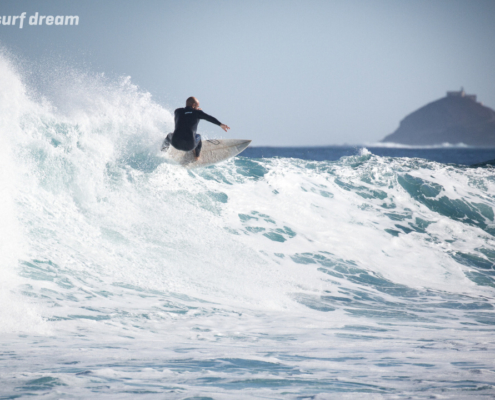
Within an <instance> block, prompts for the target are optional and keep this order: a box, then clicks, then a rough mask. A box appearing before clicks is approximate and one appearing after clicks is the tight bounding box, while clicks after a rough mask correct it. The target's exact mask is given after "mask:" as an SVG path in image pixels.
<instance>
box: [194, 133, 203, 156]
mask: <svg viewBox="0 0 495 400" xmlns="http://www.w3.org/2000/svg"><path fill="white" fill-rule="evenodd" d="M195 139H196V147H195V148H194V155H195V156H196V157H199V154H200V153H201V146H202V145H203V143H202V142H201V135H198V134H197V133H196V138H195Z"/></svg>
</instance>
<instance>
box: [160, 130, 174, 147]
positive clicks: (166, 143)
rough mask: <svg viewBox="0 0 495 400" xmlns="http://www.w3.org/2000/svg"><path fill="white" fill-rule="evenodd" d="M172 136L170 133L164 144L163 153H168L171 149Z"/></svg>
mask: <svg viewBox="0 0 495 400" xmlns="http://www.w3.org/2000/svg"><path fill="white" fill-rule="evenodd" d="M172 136H173V133H169V134H168V135H167V137H166V138H165V140H164V141H163V143H162V151H167V150H168V148H169V147H170V144H171V143H172Z"/></svg>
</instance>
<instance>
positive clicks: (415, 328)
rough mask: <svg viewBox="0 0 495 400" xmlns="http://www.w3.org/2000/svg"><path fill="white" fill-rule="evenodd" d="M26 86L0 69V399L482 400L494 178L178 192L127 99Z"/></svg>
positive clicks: (476, 174)
mask: <svg viewBox="0 0 495 400" xmlns="http://www.w3.org/2000/svg"><path fill="white" fill-rule="evenodd" d="M41 75H42V73H41ZM24 76H25V71H24V72H23V73H20V72H19V70H18V69H17V68H16V67H15V65H14V63H13V62H12V61H11V58H9V57H8V56H7V55H5V54H2V55H1V56H0V85H1V87H2V88H3V90H2V91H0V113H1V115H0V185H1V190H0V220H1V221H2V223H1V224H0V262H1V264H0V268H1V270H0V271H1V274H2V281H1V284H0V300H1V302H0V313H1V315H0V319H1V321H2V324H1V326H0V331H1V332H2V340H1V341H0V359H1V360H2V361H1V363H0V368H1V374H0V376H1V378H0V381H1V383H0V394H1V395H2V396H3V398H15V396H21V397H22V396H28V395H29V396H38V397H41V398H47V399H49V398H62V397H64V398H65V397H67V398H69V397H72V398H88V397H89V396H96V397H98V398H123V399H124V398H129V399H133V398H136V396H137V395H139V396H140V397H142V398H163V396H166V398H171V399H185V398H194V397H201V396H202V397H203V398H214V399H231V398H273V399H275V398H281V397H284V398H310V397H311V396H313V398H321V399H323V398H331V396H332V395H333V396H338V397H339V398H353V399H356V398H371V397H370V396H374V397H373V398H409V397H413V398H428V397H430V396H432V395H435V396H436V395H439V396H442V398H452V399H454V398H459V397H468V396H469V397H470V398H487V397H491V396H493V395H494V393H495V389H494V387H493V385H494V381H495V379H494V376H495V375H494V374H495V366H494V361H493V360H494V357H493V355H494V348H495V344H494V342H493V333H494V324H495V314H494V311H493V295H494V275H495V271H494V266H495V240H494V236H495V222H494V211H493V209H494V207H495V197H494V193H495V177H494V174H493V168H478V169H476V168H467V167H464V166H455V165H446V164H441V163H435V162H429V161H426V160H423V159H414V158H390V157H380V156H376V155H374V154H372V152H370V151H367V150H366V149H363V150H361V151H360V152H357V154H355V155H352V156H348V157H342V158H341V159H340V160H338V161H331V162H330V161H308V160H300V159H293V158H273V159H250V158H245V157H237V158H235V159H233V160H230V161H228V162H225V163H222V164H219V165H216V166H213V167H208V168H204V169H198V170H194V171H188V170H184V169H181V168H180V167H177V166H174V165H171V164H169V163H168V162H167V160H166V159H165V158H164V157H163V156H162V155H161V154H160V152H159V145H160V143H161V141H162V140H163V137H164V135H165V134H166V133H167V132H169V131H170V130H171V129H172V126H173V120H172V116H171V113H170V110H166V109H164V108H163V107H161V106H160V105H158V104H157V103H155V102H154V101H153V99H152V98H151V96H150V94H149V93H144V92H142V91H141V90H140V89H139V88H138V87H136V86H135V85H133V84H132V82H131V80H130V78H122V79H108V78H105V76H102V75H90V74H86V73H83V72H80V71H75V70H71V69H70V68H66V69H64V71H63V72H60V74H59V75H57V74H56V73H54V72H53V71H47V72H46V76H50V77H51V78H50V79H52V81H53V84H52V86H50V85H49V84H46V83H45V84H44V86H48V87H49V89H47V88H45V91H44V92H40V91H39V90H38V91H35V88H34V87H32V86H30V85H28V84H27V83H26V82H27V80H26V79H25V78H24ZM459 393H461V394H460V395H459Z"/></svg>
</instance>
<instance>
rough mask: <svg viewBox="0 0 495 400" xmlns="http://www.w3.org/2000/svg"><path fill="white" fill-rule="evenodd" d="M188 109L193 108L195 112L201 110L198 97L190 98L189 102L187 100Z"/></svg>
mask: <svg viewBox="0 0 495 400" xmlns="http://www.w3.org/2000/svg"><path fill="white" fill-rule="evenodd" d="M186 107H191V108H194V109H195V110H198V109H199V101H198V99H197V98H196V97H193V96H191V97H189V98H188V99H187V100H186Z"/></svg>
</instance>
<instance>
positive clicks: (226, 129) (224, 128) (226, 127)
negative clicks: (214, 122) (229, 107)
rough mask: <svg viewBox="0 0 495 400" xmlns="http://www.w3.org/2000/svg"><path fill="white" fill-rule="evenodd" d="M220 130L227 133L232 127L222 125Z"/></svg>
mask: <svg viewBox="0 0 495 400" xmlns="http://www.w3.org/2000/svg"><path fill="white" fill-rule="evenodd" d="M220 128H222V129H223V130H224V131H225V132H227V131H228V130H229V129H230V127H228V126H227V125H225V124H222V125H220Z"/></svg>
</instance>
